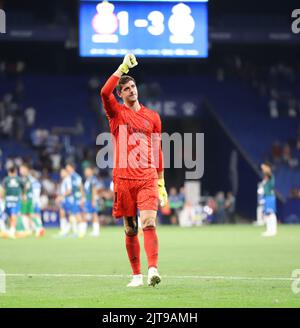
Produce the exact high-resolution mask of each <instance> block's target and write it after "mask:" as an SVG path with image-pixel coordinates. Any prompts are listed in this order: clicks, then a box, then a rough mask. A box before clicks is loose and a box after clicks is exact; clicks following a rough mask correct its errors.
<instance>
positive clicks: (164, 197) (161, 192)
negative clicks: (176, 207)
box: [158, 178, 168, 207]
mask: <svg viewBox="0 0 300 328" xmlns="http://www.w3.org/2000/svg"><path fill="white" fill-rule="evenodd" d="M158 197H159V201H160V206H161V207H164V206H166V205H167V204H168V194H167V191H166V188H165V180H164V179H163V178H161V179H158Z"/></svg>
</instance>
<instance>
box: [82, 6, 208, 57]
mask: <svg viewBox="0 0 300 328" xmlns="http://www.w3.org/2000/svg"><path fill="white" fill-rule="evenodd" d="M207 1H208V0H188V1H174V0H173V1H172V0H169V1H168V0H163V1H155V0H141V1H139V0H131V1H130V0H129V1H122V0H114V1H109V2H108V1H102V2H101V1H99V0H81V1H80V4H79V53H80V56H81V57H112V56H116V57H123V56H124V54H126V53H128V52H132V53H134V54H136V55H137V56H139V57H156V58H162V57H173V58H176V57H177V58H179V57H182V58H184V57H189V58H193V57H194V58H200V57H207V55H208V18H207V9H208V8H207Z"/></svg>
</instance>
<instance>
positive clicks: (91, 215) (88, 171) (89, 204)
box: [84, 167, 100, 237]
mask: <svg viewBox="0 0 300 328" xmlns="http://www.w3.org/2000/svg"><path fill="white" fill-rule="evenodd" d="M84 175H85V179H86V180H85V182H84V194H85V202H84V220H85V221H86V222H88V221H89V220H90V219H92V222H93V231H92V234H91V235H92V236H93V237H98V236H99V235H100V224H99V218H98V214H97V200H98V195H97V193H98V188H99V183H98V180H97V178H96V177H95V176H94V172H93V169H92V168H91V167H87V168H85V170H84Z"/></svg>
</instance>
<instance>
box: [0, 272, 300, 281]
mask: <svg viewBox="0 0 300 328" xmlns="http://www.w3.org/2000/svg"><path fill="white" fill-rule="evenodd" d="M3 275H5V276H6V277H53V278H66V277H75V278H76V277H78V278H128V277H131V276H130V275H122V274H84V273H5V274H3V273H2V274H1V273H0V276H3ZM162 277H163V278H171V279H202V280H265V281H278V280H279V281H292V280H294V279H293V278H287V277H235V276H197V275H195V276H168V275H163V276H162Z"/></svg>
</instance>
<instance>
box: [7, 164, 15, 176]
mask: <svg viewBox="0 0 300 328" xmlns="http://www.w3.org/2000/svg"><path fill="white" fill-rule="evenodd" d="M7 171H8V173H11V174H12V173H16V172H17V167H16V166H15V165H12V166H10V167H9V168H8V169H7Z"/></svg>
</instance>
